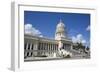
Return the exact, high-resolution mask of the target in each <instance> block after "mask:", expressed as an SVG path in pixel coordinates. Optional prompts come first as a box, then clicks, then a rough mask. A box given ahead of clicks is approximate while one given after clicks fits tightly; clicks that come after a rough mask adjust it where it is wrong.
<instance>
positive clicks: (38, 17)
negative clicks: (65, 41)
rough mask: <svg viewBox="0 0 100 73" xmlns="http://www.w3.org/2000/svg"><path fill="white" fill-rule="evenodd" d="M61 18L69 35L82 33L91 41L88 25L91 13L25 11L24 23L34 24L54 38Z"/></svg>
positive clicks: (44, 34)
mask: <svg viewBox="0 0 100 73" xmlns="http://www.w3.org/2000/svg"><path fill="white" fill-rule="evenodd" d="M60 19H61V20H62V21H63V23H64V24H65V26H66V31H67V32H68V36H69V37H72V36H74V37H76V36H77V35H78V34H81V35H82V38H83V39H84V40H86V41H88V42H89V40H90V31H89V30H87V27H88V26H90V14H81V13H58V12H39V11H38V12H37V11H24V24H25V25H26V24H32V27H34V28H35V29H38V30H39V31H40V32H41V33H42V35H43V36H44V37H48V38H54V36H55V30H56V25H57V24H58V23H59V21H60Z"/></svg>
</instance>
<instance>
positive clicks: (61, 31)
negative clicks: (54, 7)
mask: <svg viewBox="0 0 100 73" xmlns="http://www.w3.org/2000/svg"><path fill="white" fill-rule="evenodd" d="M66 37H67V33H66V29H65V24H64V23H63V22H62V21H61V20H60V22H59V23H58V24H57V27H56V32H55V39H56V40H58V39H60V38H66Z"/></svg>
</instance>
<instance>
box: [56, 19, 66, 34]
mask: <svg viewBox="0 0 100 73" xmlns="http://www.w3.org/2000/svg"><path fill="white" fill-rule="evenodd" d="M56 32H65V25H64V23H63V22H62V20H60V22H59V23H58V24H57V28H56Z"/></svg>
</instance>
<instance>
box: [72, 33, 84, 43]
mask: <svg viewBox="0 0 100 73" xmlns="http://www.w3.org/2000/svg"><path fill="white" fill-rule="evenodd" d="M72 41H73V43H77V42H78V43H83V44H86V40H85V39H84V38H83V35H82V34H78V35H76V36H73V37H72Z"/></svg>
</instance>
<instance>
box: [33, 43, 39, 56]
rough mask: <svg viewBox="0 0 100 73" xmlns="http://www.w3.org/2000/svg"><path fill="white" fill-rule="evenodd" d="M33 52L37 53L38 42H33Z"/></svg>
mask: <svg viewBox="0 0 100 73" xmlns="http://www.w3.org/2000/svg"><path fill="white" fill-rule="evenodd" d="M34 50H35V51H38V41H35V43H34ZM34 55H37V52H34Z"/></svg>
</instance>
